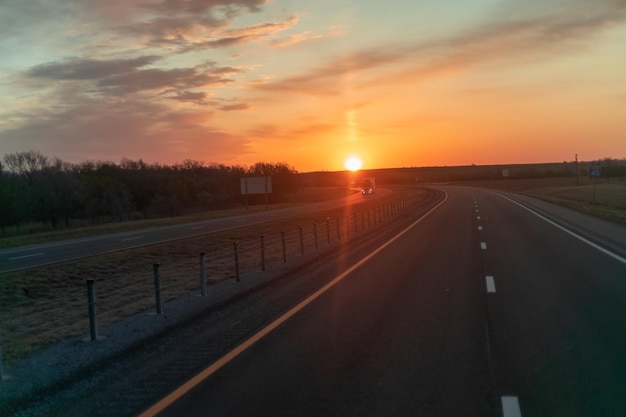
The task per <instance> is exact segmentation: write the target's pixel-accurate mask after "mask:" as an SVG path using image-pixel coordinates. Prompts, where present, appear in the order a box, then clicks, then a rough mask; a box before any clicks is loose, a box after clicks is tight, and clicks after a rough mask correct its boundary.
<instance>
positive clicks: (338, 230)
mask: <svg viewBox="0 0 626 417" xmlns="http://www.w3.org/2000/svg"><path fill="white" fill-rule="evenodd" d="M336 223H337V240H341V227H340V226H339V217H337V219H336Z"/></svg>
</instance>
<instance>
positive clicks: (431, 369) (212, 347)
mask: <svg viewBox="0 0 626 417" xmlns="http://www.w3.org/2000/svg"><path fill="white" fill-rule="evenodd" d="M439 188H440V191H438V192H433V193H432V195H431V198H430V200H428V201H427V202H425V203H424V204H420V205H419V206H416V207H411V208H409V209H408V210H407V211H406V212H405V213H403V214H402V215H401V216H400V217H399V218H397V219H396V220H394V221H393V222H389V223H385V224H383V225H382V226H381V227H379V228H378V229H376V230H375V231H373V232H371V233H369V234H367V235H366V234H364V235H362V236H360V237H359V238H358V239H356V238H355V239H352V240H350V241H345V242H341V243H338V244H337V245H336V246H335V247H334V248H332V250H331V251H330V252H329V253H327V254H324V255H323V256H322V255H320V256H319V257H317V258H314V259H311V261H310V262H309V263H307V264H306V265H303V266H300V267H298V268H296V269H295V270H293V271H289V272H288V273H285V274H284V275H282V276H281V277H279V278H278V279H275V280H272V281H271V282H266V283H264V284H262V285H259V286H258V287H256V288H254V289H248V290H246V291H245V292H243V293H241V295H240V296H238V297H231V298H229V299H225V300H230V301H229V302H222V303H219V304H217V305H215V306H214V307H212V308H210V309H204V310H201V313H200V314H196V315H195V316H194V319H193V320H185V321H184V322H183V321H181V323H180V325H179V326H170V329H169V330H168V332H167V334H165V335H160V336H159V337H154V338H151V339H150V340H146V341H145V343H143V344H135V345H134V347H133V349H130V350H127V351H125V353H124V355H122V356H119V357H117V358H116V360H115V361H109V362H107V363H105V364H104V365H103V366H100V367H93V368H91V372H90V373H91V374H90V375H88V376H85V378H84V381H82V382H76V384H77V385H79V386H80V387H81V389H79V390H73V391H68V392H65V393H63V394H62V395H60V394H59V395H58V401H56V402H54V401H53V402H48V403H47V404H46V406H45V407H44V408H39V409H36V408H35V409H33V410H35V411H31V414H29V411H28V410H25V409H23V410H20V414H19V415H24V416H26V415H37V412H38V411H39V412H41V410H45V412H46V414H47V415H66V416H79V415H93V416H99V415H103V416H104V415H107V416H111V415H120V416H126V415H138V414H139V413H141V412H142V411H146V410H150V407H151V406H152V405H153V404H155V403H157V402H158V401H159V400H161V399H162V398H166V397H167V395H168V394H169V393H171V392H173V391H174V390H176V389H177V388H178V387H180V386H181V385H182V384H184V383H185V382H186V381H189V380H190V378H192V377H193V376H194V375H196V374H197V373H198V372H201V371H202V370H203V369H205V368H206V367H208V366H210V365H211V364H215V363H216V361H217V360H218V359H219V358H220V357H223V355H225V354H227V353H228V352H230V351H231V349H233V348H234V347H236V346H238V345H240V344H241V343H246V340H249V338H250V337H253V336H254V335H255V334H257V332H258V331H260V330H261V329H263V328H266V326H268V325H271V324H272V323H273V322H274V320H276V319H277V318H279V317H281V316H283V315H284V314H286V313H288V312H289V311H290V310H291V309H292V308H293V307H294V306H296V305H298V303H301V302H302V301H303V300H305V299H306V298H307V297H308V296H309V295H310V294H311V293H314V292H315V291H317V290H319V289H320V288H322V287H323V286H324V285H326V284H328V283H329V282H335V284H334V285H332V286H330V287H328V289H327V290H326V291H325V292H323V293H321V294H320V295H319V296H318V297H317V298H315V299H313V300H312V301H311V302H310V303H308V304H307V305H306V306H303V307H302V309H300V310H298V311H297V312H296V313H295V314H294V315H292V316H290V318H289V319H287V320H285V321H284V322H282V324H280V325H277V326H276V327H275V328H274V329H273V330H272V331H270V332H268V334H267V335H265V336H264V337H261V338H260V339H259V340H258V341H257V342H255V343H253V344H251V345H250V346H249V347H248V348H247V349H245V350H244V351H243V352H242V353H241V354H238V355H235V356H234V357H233V359H232V360H230V361H229V362H227V363H225V364H224V365H223V366H221V367H220V368H219V369H217V370H216V371H215V372H213V373H212V374H211V375H210V376H209V377H207V378H206V379H202V380H201V381H200V382H199V383H198V384H195V386H194V387H193V388H191V389H189V390H185V392H184V393H182V394H181V395H180V396H177V398H176V399H174V400H172V404H171V405H169V406H168V407H166V408H165V409H164V410H163V411H161V412H160V413H158V415H160V416H179V415H190V416H191V415H201V416H239V415H248V416H270V415H271V416H319V415H325V416H380V415H411V416H413V415H428V416H448V415H468V416H505V417H513V416H516V415H523V416H623V415H626V356H624V354H623V353H624V352H626V331H625V330H626V303H625V302H624V301H625V300H626V260H625V259H624V258H623V256H622V254H623V253H624V251H625V250H626V239H623V238H622V237H623V236H626V234H625V233H626V228H624V227H623V226H618V225H613V224H610V223H606V222H602V221H598V220H597V219H594V218H592V217H589V216H584V215H583V216H580V215H578V214H575V213H574V212H572V211H571V210H567V209H564V208H560V207H556V206H552V205H546V204H544V203H541V202H538V201H537V200H534V199H527V198H526V197H520V196H516V195H512V194H505V193H499V192H492V191H487V190H482V189H476V188H463V187H439ZM444 199H445V201H444ZM511 199H513V200H515V201H517V202H520V203H523V205H524V207H522V206H520V205H518V204H516V203H515V202H514V201H511ZM439 203H442V204H441V205H439V206H438V207H437V208H436V209H434V211H432V212H431V213H430V214H429V215H428V216H427V217H424V218H422V220H421V221H419V222H417V223H415V222H416V220H417V219H419V218H421V217H422V216H423V215H424V214H426V213H427V212H428V211H429V210H431V209H433V208H434V207H435V206H436V205H438V204H439ZM572 219H575V220H572ZM548 220H550V221H551V222H555V223H557V224H559V225H561V226H560V227H557V226H555V225H554V224H552V223H550V222H548ZM410 225H412V227H410V228H409V227H408V226H410ZM563 228H565V229H566V230H567V231H565V230H563ZM400 233H402V234H401V235H399V234H400ZM572 233H573V234H572ZM394 237H395V240H393V241H391V242H390V239H392V238H394ZM581 238H582V239H581ZM385 244H386V246H384V247H382V246H383V245H385ZM357 264H358V265H359V266H358V267H356V268H354V270H352V271H351V272H350V273H345V271H347V270H349V269H350V268H351V267H353V266H354V265H357ZM340 276H342V277H343V278H342V279H340V280H337V281H332V280H333V279H334V278H337V277H340ZM105 343H106V342H105ZM512 399H513V400H514V401H513V404H514V406H513V407H511V404H512V402H511V400H512ZM517 405H519V406H518V407H517ZM516 407H517V408H516ZM149 414H150V412H148V415H149Z"/></svg>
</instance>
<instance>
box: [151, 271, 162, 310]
mask: <svg viewBox="0 0 626 417" xmlns="http://www.w3.org/2000/svg"><path fill="white" fill-rule="evenodd" d="M160 266H161V264H158V263H155V264H152V268H153V269H154V298H155V300H156V313H157V314H161V313H162V312H163V308H162V305H161V274H160V273H159V267H160Z"/></svg>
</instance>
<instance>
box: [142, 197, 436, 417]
mask: <svg viewBox="0 0 626 417" xmlns="http://www.w3.org/2000/svg"><path fill="white" fill-rule="evenodd" d="M444 194H445V198H444V199H443V201H441V202H440V203H439V204H437V205H436V206H435V207H433V208H432V209H430V210H429V211H428V212H427V213H426V214H424V215H423V216H422V217H420V218H419V219H417V220H416V221H415V222H413V223H412V224H411V225H410V226H408V227H407V228H406V229H404V230H403V231H401V232H400V233H398V234H397V235H396V236H394V237H393V238H391V239H390V240H388V241H387V242H385V243H384V244H382V245H381V246H379V247H378V248H377V249H375V250H374V251H373V252H371V253H370V254H369V255H367V256H366V257H365V258H363V259H361V260H360V261H358V262H357V263H355V264H354V265H352V266H351V267H350V268H348V269H347V270H345V271H344V272H343V273H341V274H340V275H339V276H337V277H336V278H334V279H333V280H332V281H330V282H329V283H328V284H326V285H324V286H323V287H322V288H320V289H319V290H317V291H316V292H314V293H313V294H311V295H310V296H309V297H307V298H306V299H305V300H303V301H301V302H300V303H299V304H298V305H296V306H295V307H293V308H292V309H291V310H289V311H288V312H286V313H285V314H283V315H282V316H280V317H279V318H277V319H276V320H274V321H273V322H272V323H270V324H268V325H267V326H266V327H264V328H263V329H261V330H260V331H259V332H258V333H256V334H254V335H253V336H252V337H250V338H249V339H247V340H246V341H245V342H243V343H242V344H240V345H239V346H237V347H236V348H234V349H233V350H231V351H230V352H228V353H227V354H226V355H224V356H222V357H221V358H220V359H218V360H217V361H216V362H215V363H213V364H212V365H211V366H209V367H208V368H205V369H204V370H202V371H201V372H200V373H198V374H197V375H196V376H194V377H193V378H191V379H190V380H188V381H187V382H185V383H184V384H183V385H181V386H180V387H178V388H176V389H175V390H174V391H172V392H171V393H170V394H168V395H167V396H166V397H164V398H162V399H161V400H160V401H158V402H157V403H156V404H154V405H153V406H152V407H150V408H149V409H147V410H146V411H144V412H143V413H141V414H140V415H139V417H153V416H156V415H157V414H158V413H160V412H161V411H163V410H165V409H166V408H167V407H169V406H170V405H172V404H173V403H174V402H175V401H176V400H178V399H179V398H181V397H182V396H183V395H185V394H186V393H187V392H189V391H190V390H192V389H193V388H194V387H196V386H197V385H198V384H200V383H201V382H202V381H204V380H205V379H207V378H208V377H210V376H211V375H213V374H214V373H215V372H217V371H218V370H219V369H220V368H222V367H223V366H224V365H226V364H227V363H229V362H230V361H232V360H233V359H235V358H236V357H237V356H239V355H240V354H241V353H243V352H244V351H245V350H246V349H248V348H249V347H251V346H252V345H254V344H255V343H256V342H258V341H259V340H261V339H262V338H263V337H265V336H267V335H268V334H269V333H270V332H272V331H273V330H274V329H276V328H277V327H278V326H280V325H281V324H283V323H284V322H286V321H287V320H289V319H290V318H291V317H293V316H294V315H295V314H296V313H298V312H299V311H300V310H302V309H303V308H304V307H306V306H307V305H308V304H310V303H311V302H313V301H314V300H315V299H317V298H318V297H319V296H321V295H322V294H323V293H325V292H326V291H328V290H329V289H330V288H332V287H333V286H335V285H336V284H337V283H338V282H339V281H341V280H343V279H344V278H345V277H346V276H348V275H349V274H350V273H352V272H353V271H354V270H355V269H357V268H358V267H360V266H361V265H363V264H364V263H365V262H367V261H368V260H370V259H371V258H373V257H374V256H376V255H377V254H378V253H379V252H380V251H382V250H383V249H385V248H386V247H387V246H389V245H390V244H392V243H393V242H394V241H396V240H397V239H398V238H400V236H402V235H404V234H405V233H406V232H408V231H409V230H410V229H412V228H413V227H414V226H415V225H417V224H418V223H420V222H421V221H422V220H424V219H425V218H426V217H427V216H429V215H430V214H431V213H432V212H434V211H435V210H436V209H437V208H439V206H441V205H442V204H443V203H445V202H446V201H447V200H448V193H446V192H445V191H444Z"/></svg>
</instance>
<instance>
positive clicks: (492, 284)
mask: <svg viewBox="0 0 626 417" xmlns="http://www.w3.org/2000/svg"><path fill="white" fill-rule="evenodd" d="M485 281H486V282H487V292H496V282H495V281H494V280H493V276H491V275H487V276H486V277H485Z"/></svg>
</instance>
